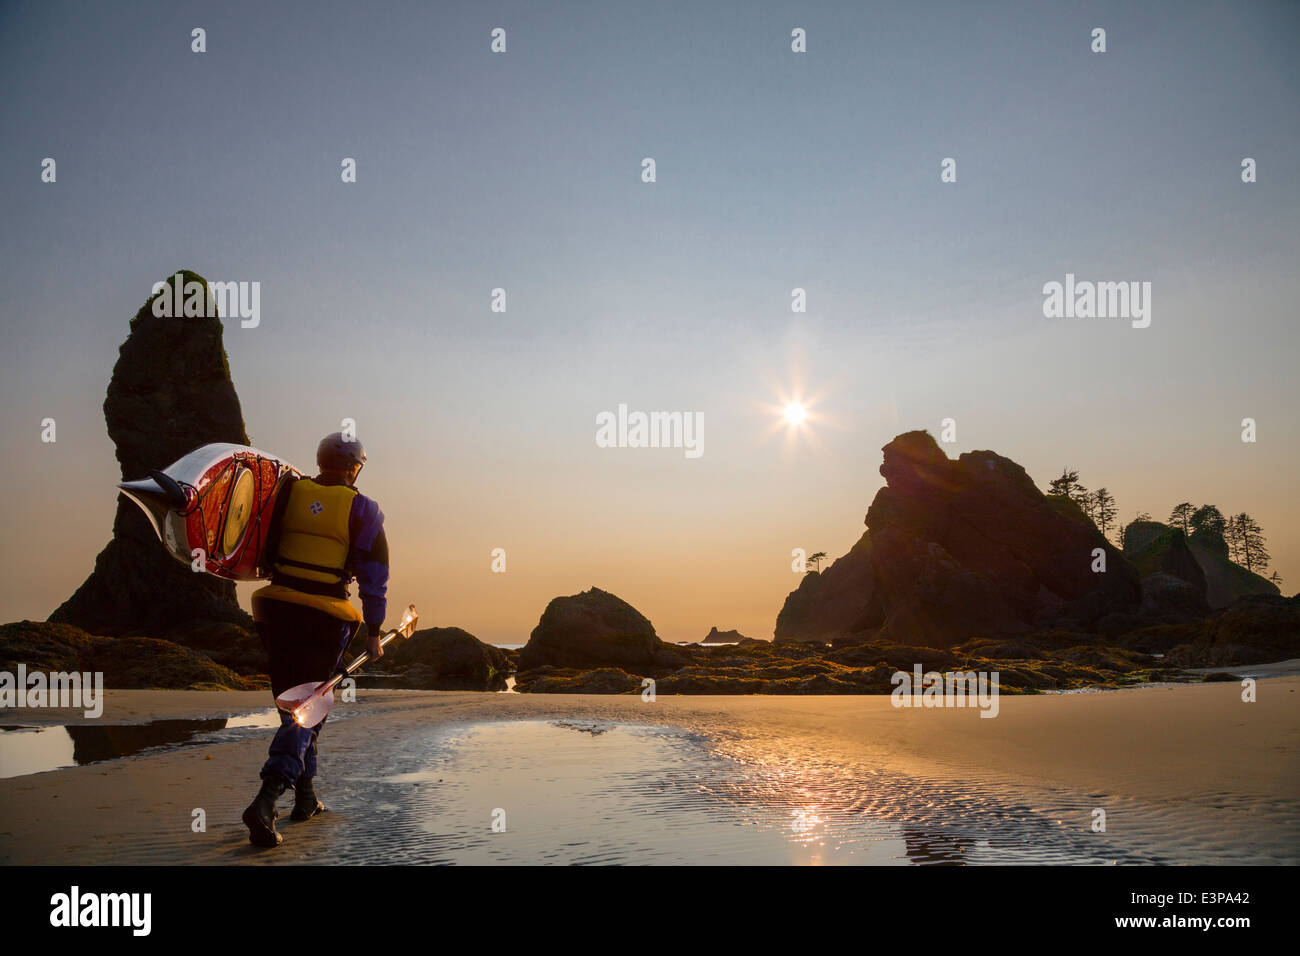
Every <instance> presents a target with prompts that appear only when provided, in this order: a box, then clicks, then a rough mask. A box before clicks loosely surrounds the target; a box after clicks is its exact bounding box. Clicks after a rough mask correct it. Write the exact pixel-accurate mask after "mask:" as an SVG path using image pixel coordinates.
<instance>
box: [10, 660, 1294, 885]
mask: <svg viewBox="0 0 1300 956" xmlns="http://www.w3.org/2000/svg"><path fill="white" fill-rule="evenodd" d="M1297 692H1300V677H1294V676H1291V677H1276V678H1269V679H1264V680H1261V681H1260V682H1259V684H1258V698H1259V699H1258V701H1257V702H1255V703H1249V704H1248V703H1243V702H1242V701H1241V688H1240V685H1239V684H1237V683H1220V684H1202V685H1183V686H1173V687H1150V688H1140V689H1133V690H1122V691H1113V692H1106V693H1096V694H1075V695H1044V696H1032V697H1003V698H1002V699H1001V701H1000V705H1001V706H1000V714H999V716H998V717H997V718H995V719H987V718H980V717H979V712H978V711H976V710H963V709H931V710H925V709H897V708H894V707H892V706H891V704H890V700H889V698H888V697H695V696H677V697H660V698H659V699H658V700H657V701H655V702H653V703H651V702H644V701H642V700H641V699H640V698H639V697H624V696H619V697H598V696H586V695H563V696H561V695H537V696H529V695H517V694H475V693H460V692H425V691H362V692H361V694H360V699H359V700H358V702H356V703H354V704H340V705H339V706H338V707H337V708H336V712H335V713H336V715H337V716H336V717H331V718H330V722H329V724H328V725H327V727H326V730H325V733H324V736H323V740H322V749H321V776H320V777H319V778H318V788H319V790H320V792H321V795H322V798H323V799H324V800H325V802H326V804H327V805H329V806H330V807H331V811H330V812H329V813H328V814H326V815H324V816H323V817H320V818H317V819H315V820H312V821H309V822H306V823H292V822H289V821H288V819H287V813H288V809H289V806H290V795H286V797H285V798H284V799H283V801H282V803H281V813H282V819H281V831H282V832H283V833H284V834H285V844H284V845H283V846H282V847H280V848H278V849H276V850H274V851H259V850H256V849H254V848H252V847H249V846H248V845H247V843H246V831H245V830H244V829H243V827H242V826H241V825H240V824H239V814H240V812H241V811H242V809H243V807H244V806H245V805H246V804H247V803H248V801H249V799H250V798H251V796H252V794H253V793H254V792H255V790H256V783H257V781H256V776H257V770H258V768H259V767H260V765H261V762H262V760H263V758H264V755H265V752H266V746H267V743H268V741H269V736H270V734H269V732H267V731H265V730H248V731H244V732H241V734H242V735H241V734H236V737H237V739H230V740H223V741H217V742H210V743H201V744H197V745H191V746H186V747H180V748H176V749H173V750H168V751H163V752H152V753H149V752H147V753H144V754H140V755H137V756H132V757H128V758H125V759H121V760H114V761H109V762H105V763H100V764H88V765H85V766H78V767H71V768H67V769H62V770H55V771H50V772H46V773H37V774H30V775H26V776H17V777H12V778H10V779H3V780H0V862H4V863H22V864H100V863H148V864H152V863H157V864H170V865H177V864H184V863H189V864H196V863H197V864H214V863H216V864H225V863H251V864H264V863H308V862H311V863H315V862H347V863H385V862H396V863H445V862H459V863H489V862H492V863H547V862H558V863H584V862H590V863H600V862H627V863H787V862H789V863H855V862H863V863H886V864H888V863H932V862H941V863H942V862H963V863H1036V862H1058V863H1097V864H1108V863H1208V862H1222V863H1280V862H1285V863H1296V862H1300V759H1298V754H1300V696H1296V695H1297ZM268 704H269V694H267V693H266V692H264V691H262V692H246V693H233V692H231V693H204V692H188V691H109V692H108V696H107V700H106V703H105V711H104V716H103V717H102V718H101V719H100V722H101V723H113V722H119V723H128V722H136V721H141V720H147V719H155V718H164V717H166V718H179V717H193V718H197V717H212V716H226V715H236V714H251V713H256V712H261V711H265V709H266V708H267V706H268ZM81 722H84V719H83V718H82V717H81V714H80V713H79V712H77V711H71V712H63V711H58V710H45V711H23V712H21V713H15V712H13V711H9V712H0V724H17V723H21V724H29V725H36V724H47V725H48V724H63V723H81ZM196 808H201V809H202V810H203V811H205V813H206V830H204V831H202V832H197V831H196V830H195V828H194V825H193V821H194V810H195V809H196ZM1096 809H1102V810H1104V811H1105V812H1106V831H1105V832H1104V833H1098V832H1094V831H1093V829H1092V825H1093V822H1094V819H1096V817H1095V814H1094V811H1095V810H1096ZM494 824H495V825H496V827H497V829H498V830H500V829H501V828H502V827H504V831H503V832H496V831H494V829H493V827H494Z"/></svg>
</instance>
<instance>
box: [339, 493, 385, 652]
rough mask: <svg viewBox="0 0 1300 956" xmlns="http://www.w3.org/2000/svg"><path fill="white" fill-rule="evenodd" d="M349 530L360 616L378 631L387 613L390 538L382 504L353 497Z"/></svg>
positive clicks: (350, 561) (351, 564)
mask: <svg viewBox="0 0 1300 956" xmlns="http://www.w3.org/2000/svg"><path fill="white" fill-rule="evenodd" d="M348 532H349V534H350V535H351V537H352V552H351V554H350V555H349V559H350V560H349V563H350V566H351V568H352V573H353V574H355V575H356V576H357V591H358V592H360V594H361V616H362V618H363V619H364V620H365V622H366V630H367V631H368V632H369V633H371V634H378V633H379V632H380V631H381V630H382V629H383V626H384V618H385V617H386V616H387V614H388V538H387V536H386V535H385V534H384V513H383V512H382V511H380V510H379V505H378V504H376V503H375V502H374V501H372V500H371V499H370V498H367V497H366V496H365V495H362V494H358V495H357V496H356V497H355V498H353V499H352V513H351V515H350V516H349V518H348Z"/></svg>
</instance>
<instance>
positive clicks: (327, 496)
mask: <svg viewBox="0 0 1300 956" xmlns="http://www.w3.org/2000/svg"><path fill="white" fill-rule="evenodd" d="M356 496H357V490H356V489H355V488H350V487H348V486H347V485H321V484H317V483H316V482H315V481H313V480H312V479H310V478H299V479H298V480H297V481H295V482H294V483H293V484H292V485H290V486H289V501H288V503H287V504H286V505H285V508H284V511H283V512H282V514H281V516H280V546H279V548H278V549H277V551H276V554H275V559H274V561H273V562H272V564H271V567H272V569H273V570H275V571H276V572H277V573H279V574H283V575H288V576H289V577H294V578H302V579H304V580H307V581H317V582H320V583H324V584H342V583H344V582H346V581H347V580H348V578H349V577H350V575H349V574H348V572H347V570H346V568H345V565H346V564H347V559H348V549H349V548H350V547H351V546H352V538H351V535H350V534H349V532H348V519H349V517H350V516H351V514H352V499H353V498H355V497H356Z"/></svg>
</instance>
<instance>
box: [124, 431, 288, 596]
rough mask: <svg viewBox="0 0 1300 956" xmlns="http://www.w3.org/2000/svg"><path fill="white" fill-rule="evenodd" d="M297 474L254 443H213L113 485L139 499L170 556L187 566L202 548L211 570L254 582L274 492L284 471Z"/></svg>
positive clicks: (262, 574)
mask: <svg viewBox="0 0 1300 956" xmlns="http://www.w3.org/2000/svg"><path fill="white" fill-rule="evenodd" d="M300 474H301V473H300V472H299V471H298V469H296V468H294V467H293V466H292V465H290V464H288V463H287V462H285V461H283V460H282V459H280V458H277V457H276V456H274V455H268V454H267V453H266V452H264V451H258V450H257V449H256V448H249V447H248V446H247V445H229V444H213V445H203V446H202V447H199V448H196V449H194V451H192V452H190V453H189V454H188V455H186V456H185V457H183V458H181V459H180V460H179V461H177V462H175V463H173V464H171V465H168V466H167V467H166V468H164V469H163V470H162V471H155V472H151V473H150V476H149V477H148V478H142V479H140V480H139V481H124V482H122V483H121V484H120V485H118V486H117V487H118V488H119V489H120V490H121V492H122V494H124V495H126V496H127V497H128V498H130V499H131V500H132V501H134V502H135V503H136V504H137V505H139V506H140V509H141V510H142V511H143V512H144V513H145V515H146V516H147V517H148V519H149V521H150V523H151V524H152V525H153V529H154V531H156V532H157V534H158V538H159V539H160V540H161V541H162V543H163V545H164V546H165V547H166V548H167V551H168V553H169V554H171V555H172V556H173V557H174V558H176V560H178V561H180V562H182V563H184V564H187V565H192V564H193V562H194V560H195V553H194V552H195V551H196V550H201V551H202V552H203V560H204V563H205V565H206V570H207V572H208V573H209V574H215V575H217V576H218V577H222V578H228V579H230V580H232V581H254V580H257V579H258V578H264V577H267V576H268V573H267V572H264V571H263V569H262V550H263V546H264V545H265V543H266V535H267V531H268V530H269V528H270V523H271V515H272V513H273V512H274V510H275V499H276V495H277V494H278V493H279V491H280V489H281V488H282V487H283V486H284V484H285V479H286V478H288V477H289V476H295V477H296V476H298V475H300Z"/></svg>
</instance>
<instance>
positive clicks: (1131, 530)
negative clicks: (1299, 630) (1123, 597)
mask: <svg viewBox="0 0 1300 956" xmlns="http://www.w3.org/2000/svg"><path fill="white" fill-rule="evenodd" d="M1124 556H1125V557H1126V558H1128V559H1129V560H1130V561H1131V562H1132V563H1133V565H1134V566H1135V567H1136V568H1137V569H1138V571H1139V573H1140V574H1141V575H1142V577H1143V579H1144V581H1143V605H1144V613H1143V617H1144V618H1148V619H1149V618H1150V617H1151V614H1150V613H1149V611H1148V610H1147V605H1148V600H1147V592H1148V583H1149V579H1150V578H1151V577H1154V576H1155V575H1158V574H1164V575H1169V576H1172V577H1176V578H1178V579H1180V580H1182V581H1184V582H1186V583H1187V584H1189V585H1190V586H1191V587H1192V588H1193V589H1194V590H1195V591H1196V592H1197V593H1199V595H1200V598H1201V601H1200V607H1199V609H1198V608H1195V607H1192V606H1191V605H1190V604H1189V605H1187V606H1184V607H1183V608H1182V611H1183V614H1182V615H1181V616H1182V617H1187V616H1189V615H1191V614H1194V613H1195V612H1196V611H1197V610H1199V611H1200V612H1201V613H1202V615H1203V614H1204V612H1205V611H1208V610H1210V609H1211V608H1225V607H1228V606H1229V605H1230V604H1232V603H1233V602H1234V601H1236V600H1237V599H1238V598H1240V597H1245V596H1247V595H1250V594H1265V595H1268V594H1278V589H1277V587H1276V585H1274V584H1273V582H1271V581H1269V580H1267V579H1266V578H1263V577H1261V576H1260V575H1258V574H1255V573H1254V572H1252V571H1248V570H1247V569H1246V568H1243V567H1241V566H1240V565H1239V564H1236V563H1235V562H1234V561H1233V560H1232V559H1231V558H1230V557H1229V552H1228V545H1227V543H1226V542H1225V541H1224V540H1223V536H1222V535H1219V534H1216V533H1214V532H1207V531H1201V532H1197V533H1195V534H1193V535H1192V536H1191V537H1190V538H1189V537H1185V536H1184V535H1183V532H1182V530H1181V529H1179V528H1173V527H1170V526H1169V525H1166V524H1162V523H1161V522H1159V521H1134V522H1133V523H1132V524H1130V525H1129V526H1128V527H1127V528H1125V529H1124ZM1156 586H1157V587H1159V588H1161V589H1162V590H1163V591H1165V592H1168V591H1170V590H1171V588H1170V587H1169V585H1168V583H1167V582H1156ZM1157 599H1159V600H1161V601H1162V602H1163V603H1164V604H1165V605H1166V608H1165V610H1166V616H1169V615H1170V614H1173V615H1174V616H1179V615H1178V614H1177V612H1176V611H1175V609H1174V608H1172V607H1170V606H1168V605H1169V598H1168V596H1167V595H1166V596H1158V598H1157ZM1145 623H1152V622H1151V621H1150V620H1146V621H1145ZM1171 623H1173V621H1171Z"/></svg>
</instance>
